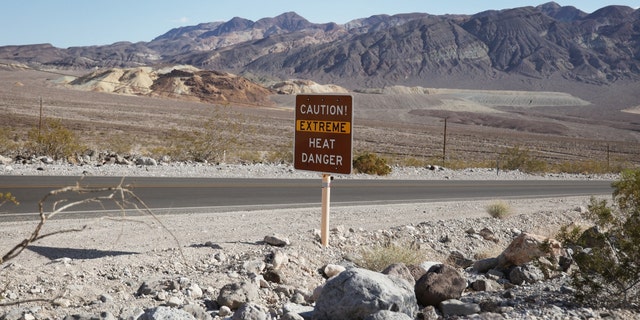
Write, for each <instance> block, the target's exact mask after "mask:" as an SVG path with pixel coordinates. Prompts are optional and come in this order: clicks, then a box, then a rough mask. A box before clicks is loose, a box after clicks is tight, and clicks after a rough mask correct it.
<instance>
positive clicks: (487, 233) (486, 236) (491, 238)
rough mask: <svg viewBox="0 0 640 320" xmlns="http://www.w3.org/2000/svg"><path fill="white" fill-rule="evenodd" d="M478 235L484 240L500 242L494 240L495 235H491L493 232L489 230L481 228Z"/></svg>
mask: <svg viewBox="0 0 640 320" xmlns="http://www.w3.org/2000/svg"><path fill="white" fill-rule="evenodd" d="M478 234H479V235H480V236H481V237H482V238H484V239H485V240H489V241H493V242H495V243H498V242H500V240H499V239H498V238H496V235H495V234H494V233H493V231H492V230H491V229H489V228H482V230H480V231H479V232H478Z"/></svg>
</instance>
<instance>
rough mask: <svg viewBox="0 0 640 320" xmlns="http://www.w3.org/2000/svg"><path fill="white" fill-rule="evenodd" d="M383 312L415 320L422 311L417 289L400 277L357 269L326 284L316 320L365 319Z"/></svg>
mask: <svg viewBox="0 0 640 320" xmlns="http://www.w3.org/2000/svg"><path fill="white" fill-rule="evenodd" d="M380 310H390V311H393V312H397V313H404V314H406V315H408V316H409V317H411V318H413V317H414V316H415V314H416V313H417V311H418V304H417V301H416V296H415V294H414V292H413V288H412V287H411V285H409V283H407V281H404V280H400V279H399V278H397V277H394V276H387V275H384V274H382V273H379V272H374V271H370V270H366V269H360V268H353V269H348V270H346V271H344V272H342V273H340V274H339V275H337V276H335V277H334V278H331V279H329V280H328V281H327V282H326V283H325V285H324V287H323V289H322V292H320V296H319V297H318V300H317V301H316V306H315V309H314V313H313V319H314V320H325V319H327V320H328V319H332V320H342V319H344V320H356V319H364V318H366V317H367V316H369V315H371V314H374V313H376V312H378V311H380Z"/></svg>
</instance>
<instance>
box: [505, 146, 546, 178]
mask: <svg viewBox="0 0 640 320" xmlns="http://www.w3.org/2000/svg"><path fill="white" fill-rule="evenodd" d="M499 163H500V168H502V169H506V170H520V171H522V172H527V173H536V172H545V171H546V170H547V164H546V163H545V162H544V161H542V160H538V159H536V158H534V157H533V156H532V155H531V151H529V150H528V149H522V148H520V147H519V146H515V147H512V148H507V149H506V150H504V151H503V152H502V153H501V154H500V157H499Z"/></svg>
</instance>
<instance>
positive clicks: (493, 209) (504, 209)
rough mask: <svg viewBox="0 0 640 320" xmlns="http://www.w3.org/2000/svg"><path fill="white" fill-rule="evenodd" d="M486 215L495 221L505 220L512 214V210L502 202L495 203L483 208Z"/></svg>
mask: <svg viewBox="0 0 640 320" xmlns="http://www.w3.org/2000/svg"><path fill="white" fill-rule="evenodd" d="M485 209H486V210H487V213H488V214H489V215H490V216H492V217H494V218H496V219H505V218H507V217H509V216H510V215H512V214H513V209H512V208H511V206H509V204H508V203H506V202H504V201H495V202H492V203H490V204H488V205H487V207H486V208H485Z"/></svg>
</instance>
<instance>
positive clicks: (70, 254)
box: [27, 246, 138, 260]
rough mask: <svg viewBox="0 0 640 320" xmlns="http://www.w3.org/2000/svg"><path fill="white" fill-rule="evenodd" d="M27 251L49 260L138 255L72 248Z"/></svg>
mask: <svg viewBox="0 0 640 320" xmlns="http://www.w3.org/2000/svg"><path fill="white" fill-rule="evenodd" d="M27 249H29V250H31V251H33V252H35V253H37V254H39V255H41V256H44V257H46V258H48V259H51V260H55V259H60V258H71V259H99V258H104V257H110V256H121V255H129V254H138V252H127V251H111V250H107V251H102V250H96V249H72V248H56V247H40V246H28V247H27Z"/></svg>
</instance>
